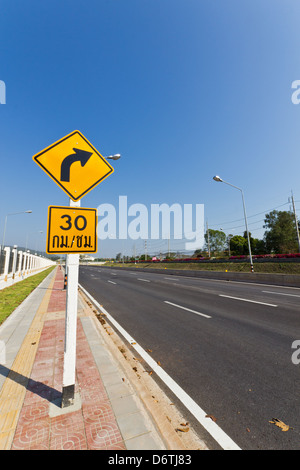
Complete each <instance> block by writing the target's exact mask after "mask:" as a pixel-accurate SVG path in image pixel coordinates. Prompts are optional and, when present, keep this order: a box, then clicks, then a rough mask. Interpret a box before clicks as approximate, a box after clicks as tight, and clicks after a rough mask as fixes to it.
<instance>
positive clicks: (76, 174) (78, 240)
mask: <svg viewBox="0 0 300 470" xmlns="http://www.w3.org/2000/svg"><path fill="white" fill-rule="evenodd" d="M32 158H33V160H34V161H35V162H36V163H37V164H38V165H39V166H40V167H41V168H42V169H43V170H44V171H45V173H47V174H48V176H50V177H51V178H52V179H53V181H55V183H56V184H57V185H58V186H59V187H60V188H61V189H62V190H63V191H64V192H65V193H66V194H68V196H69V198H70V205H69V206H67V207H63V206H49V208H48V228H47V245H46V251H47V253H49V254H51V253H59V254H66V273H67V298H66V317H65V347H64V368H63V387H62V403H61V407H62V408H65V407H68V406H70V405H72V404H73V403H74V398H75V370H76V337H77V302H78V274H79V254H80V253H96V252H97V210H96V209H88V208H81V207H80V206H81V198H82V197H83V196H84V195H86V194H87V193H88V192H89V191H91V189H93V188H94V187H95V186H96V185H98V184H99V183H100V182H101V181H103V180H104V179H105V178H106V177H107V176H108V175H110V174H111V173H113V171H114V169H113V167H112V166H111V165H110V164H109V163H108V162H107V161H106V160H105V158H104V157H102V155H101V154H100V153H99V152H98V151H97V150H96V149H95V148H94V147H93V146H92V144H91V143H90V142H89V141H88V140H87V139H86V138H85V137H84V136H83V135H82V134H81V133H80V132H79V131H74V132H72V133H70V134H68V135H67V136H65V137H63V138H62V139H60V140H59V141H57V142H55V143H54V144H52V145H50V146H49V147H47V148H45V149H44V150H42V151H41V152H39V153H38V154H36V155H34V156H33V157H32Z"/></svg>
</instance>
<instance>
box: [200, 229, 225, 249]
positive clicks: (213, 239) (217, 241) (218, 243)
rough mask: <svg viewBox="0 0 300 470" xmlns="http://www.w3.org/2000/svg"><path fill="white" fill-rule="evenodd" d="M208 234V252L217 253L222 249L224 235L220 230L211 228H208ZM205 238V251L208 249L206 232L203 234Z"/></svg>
mask: <svg viewBox="0 0 300 470" xmlns="http://www.w3.org/2000/svg"><path fill="white" fill-rule="evenodd" d="M208 235H209V246H210V253H211V254H214V255H215V254H218V253H221V252H222V251H224V248H225V242H226V235H225V233H224V232H222V231H221V230H212V229H211V228H210V229H208ZM204 238H205V242H206V243H205V247H206V251H208V236H207V233H205V235H204Z"/></svg>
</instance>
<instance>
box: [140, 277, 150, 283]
mask: <svg viewBox="0 0 300 470" xmlns="http://www.w3.org/2000/svg"><path fill="white" fill-rule="evenodd" d="M138 281H144V282H150V281H148V279H140V278H138Z"/></svg>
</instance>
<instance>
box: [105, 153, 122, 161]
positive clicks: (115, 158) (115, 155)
mask: <svg viewBox="0 0 300 470" xmlns="http://www.w3.org/2000/svg"><path fill="white" fill-rule="evenodd" d="M104 158H106V160H119V158H121V155H120V154H119V153H115V154H114V155H110V156H109V157H104Z"/></svg>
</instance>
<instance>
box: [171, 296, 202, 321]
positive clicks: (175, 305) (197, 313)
mask: <svg viewBox="0 0 300 470" xmlns="http://www.w3.org/2000/svg"><path fill="white" fill-rule="evenodd" d="M164 303H165V304H169V305H173V306H174V307H178V308H181V309H182V310H187V311H188V312H192V313H195V314H196V315H201V317H205V318H211V317H210V316H209V315H206V314H205V313H200V312H196V310H191V309H190V308H187V307H183V306H182V305H177V304H173V302H169V301H168V300H164Z"/></svg>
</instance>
